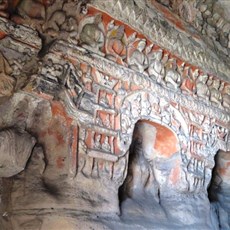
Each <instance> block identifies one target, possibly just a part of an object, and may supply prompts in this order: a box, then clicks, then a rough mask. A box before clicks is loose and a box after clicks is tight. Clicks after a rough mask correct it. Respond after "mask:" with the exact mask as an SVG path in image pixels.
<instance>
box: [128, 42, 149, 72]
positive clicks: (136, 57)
mask: <svg viewBox="0 0 230 230" xmlns="http://www.w3.org/2000/svg"><path fill="white" fill-rule="evenodd" d="M145 47H146V40H145V39H142V40H140V42H139V43H138V45H137V48H136V50H134V52H133V53H132V54H131V56H130V58H128V64H129V67H130V68H131V69H133V70H136V71H139V72H140V73H144V71H145V70H146V69H147V68H148V66H149V63H148V58H147V57H146V55H145V54H144V53H143V51H144V49H145Z"/></svg>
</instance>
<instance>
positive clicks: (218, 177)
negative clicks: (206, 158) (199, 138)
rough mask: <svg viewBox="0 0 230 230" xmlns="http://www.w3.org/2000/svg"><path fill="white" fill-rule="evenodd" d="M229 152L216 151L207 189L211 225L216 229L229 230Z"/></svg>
mask: <svg viewBox="0 0 230 230" xmlns="http://www.w3.org/2000/svg"><path fill="white" fill-rule="evenodd" d="M229 166H230V152H224V151H222V150H220V151H218V153H217V154H216V156H215V167H214V169H213V172H212V179H211V183H210V186H209V188H208V196H209V200H210V203H211V207H212V217H213V223H215V225H217V226H216V227H217V228H218V229H230V218H229V214H230V205H229V200H230V167H229Z"/></svg>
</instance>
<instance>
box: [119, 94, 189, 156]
mask: <svg viewBox="0 0 230 230" xmlns="http://www.w3.org/2000/svg"><path fill="white" fill-rule="evenodd" d="M120 111H121V114H120V121H121V131H120V136H119V139H120V143H119V144H120V146H119V147H120V150H121V154H120V155H121V156H122V155H124V154H126V152H127V151H128V149H129V146H130V144H131V142H132V134H133V131H134V127H135V124H136V123H137V122H138V121H139V120H146V121H150V122H154V123H156V124H160V125H162V126H164V127H167V128H168V129H169V130H171V131H172V132H173V133H174V134H175V136H176V137H177V138H178V145H179V150H178V151H180V149H181V148H183V146H184V143H185V142H187V137H188V136H189V129H188V126H187V123H186V121H185V119H184V117H183V115H182V114H181V112H180V111H179V110H178V109H176V108H175V107H174V106H173V105H171V104H170V102H168V101H167V100H165V99H164V98H162V97H159V96H158V95H156V94H154V93H153V92H149V91H136V92H134V93H131V94H129V95H128V96H127V97H125V98H124V100H123V103H122V106H121V109H120ZM186 144H187V145H189V143H188V142H187V143H186ZM187 148H188V146H187Z"/></svg>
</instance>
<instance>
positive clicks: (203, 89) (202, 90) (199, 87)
mask: <svg viewBox="0 0 230 230" xmlns="http://www.w3.org/2000/svg"><path fill="white" fill-rule="evenodd" d="M207 80H208V75H201V76H200V77H199V78H198V80H197V83H196V87H195V93H196V94H197V96H198V98H201V99H204V100H209V96H210V91H209V88H208V86H207Z"/></svg>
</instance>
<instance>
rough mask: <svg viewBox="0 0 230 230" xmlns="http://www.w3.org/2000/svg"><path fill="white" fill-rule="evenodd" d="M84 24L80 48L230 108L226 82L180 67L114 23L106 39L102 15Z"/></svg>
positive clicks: (158, 50) (166, 55)
mask: <svg viewBox="0 0 230 230" xmlns="http://www.w3.org/2000/svg"><path fill="white" fill-rule="evenodd" d="M81 23H82V25H81V28H82V29H81V30H80V33H79V44H80V45H82V46H83V47H85V48H86V49H89V50H91V51H92V52H96V53H98V54H99V55H102V56H105V57H106V58H108V59H110V60H113V61H116V62H118V63H119V64H122V65H124V66H126V67H129V68H131V69H133V70H135V71H138V72H140V73H142V74H144V75H146V76H149V77H150V78H151V79H153V80H155V81H157V82H158V83H161V84H164V85H165V86H166V87H168V88H171V89H174V90H179V89H181V90H182V91H183V92H187V93H189V94H194V95H197V96H198V98H201V99H202V100H207V101H208V100H210V101H211V102H212V103H213V104H214V105H216V106H218V107H221V106H223V107H225V108H229V105H230V86H229V85H225V83H224V82H221V81H220V80H218V79H214V78H213V77H212V76H208V75H206V74H203V75H200V74H199V70H198V69H196V70H195V71H192V70H191V67H189V66H186V65H185V63H182V64H181V65H178V63H177V60H176V59H175V58H170V57H169V55H168V54H167V53H165V52H164V51H163V50H162V49H160V48H157V50H153V48H154V47H153V44H150V45H147V41H146V40H145V39H140V38H138V37H137V36H136V33H133V34H132V35H130V36H129V37H127V36H126V34H125V28H124V26H116V25H115V24H114V21H111V22H110V23H109V24H108V26H107V35H106V36H105V35H104V34H105V28H104V26H103V23H102V18H101V15H96V16H91V17H86V18H85V19H83V20H82V22H81ZM104 48H105V49H104ZM103 50H105V54H104V53H103V52H102V51H103ZM199 75H200V76H199Z"/></svg>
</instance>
